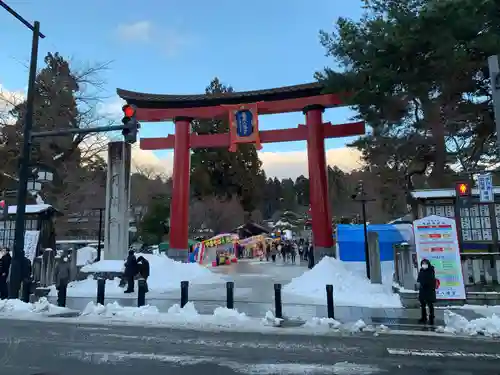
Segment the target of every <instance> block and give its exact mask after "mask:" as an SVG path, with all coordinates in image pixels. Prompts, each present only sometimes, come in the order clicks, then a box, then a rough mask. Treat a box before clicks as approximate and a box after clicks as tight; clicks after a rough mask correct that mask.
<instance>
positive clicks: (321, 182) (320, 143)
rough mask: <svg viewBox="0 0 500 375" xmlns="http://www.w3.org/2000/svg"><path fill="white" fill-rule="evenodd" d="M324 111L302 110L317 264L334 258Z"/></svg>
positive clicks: (318, 109) (318, 107) (309, 108)
mask: <svg viewBox="0 0 500 375" xmlns="http://www.w3.org/2000/svg"><path fill="white" fill-rule="evenodd" d="M323 111H324V108H323V107H322V106H319V105H314V106H308V107H306V108H304V113H305V115H306V126H307V161H308V167H309V184H310V187H309V189H310V203H311V219H312V231H313V236H312V239H313V245H314V258H315V261H316V262H318V261H319V260H321V258H322V256H324V255H329V256H334V255H335V249H334V247H333V233H332V216H331V212H330V199H329V197H328V178H327V164H326V156H325V137H324V134H323V118H322V117H323Z"/></svg>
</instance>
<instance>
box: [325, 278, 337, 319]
mask: <svg viewBox="0 0 500 375" xmlns="http://www.w3.org/2000/svg"><path fill="white" fill-rule="evenodd" d="M326 310H327V311H328V318H330V319H335V314H334V311H333V285H327V286H326Z"/></svg>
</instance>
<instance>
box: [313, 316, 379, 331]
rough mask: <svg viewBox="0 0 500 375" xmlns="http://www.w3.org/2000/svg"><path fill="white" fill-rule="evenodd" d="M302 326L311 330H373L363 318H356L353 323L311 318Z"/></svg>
mask: <svg viewBox="0 0 500 375" xmlns="http://www.w3.org/2000/svg"><path fill="white" fill-rule="evenodd" d="M304 327H308V328H312V329H313V330H318V329H319V330H324V329H327V330H330V329H333V330H335V331H343V332H350V333H357V332H362V331H364V330H365V329H367V330H370V331H371V330H373V329H371V327H368V326H367V325H366V323H365V322H364V321H363V320H361V319H360V320H358V321H356V322H353V323H341V322H339V321H337V320H335V319H332V318H316V317H315V318H311V319H309V320H308V321H306V323H305V324H304Z"/></svg>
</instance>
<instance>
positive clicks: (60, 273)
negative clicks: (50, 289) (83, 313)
mask: <svg viewBox="0 0 500 375" xmlns="http://www.w3.org/2000/svg"><path fill="white" fill-rule="evenodd" d="M54 276H55V279H56V289H57V305H58V306H61V307H64V305H65V301H66V292H67V287H68V284H69V279H70V276H71V265H70V263H69V258H68V255H67V254H65V255H64V256H63V258H62V259H61V261H60V262H59V263H58V264H57V266H56V269H55V273H54Z"/></svg>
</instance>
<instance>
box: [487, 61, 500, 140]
mask: <svg viewBox="0 0 500 375" xmlns="http://www.w3.org/2000/svg"><path fill="white" fill-rule="evenodd" d="M498 60H499V57H498V55H494V56H490V57H489V58H488V68H489V70H490V81H491V96H492V98H493V111H494V114H495V124H496V131H497V144H498V145H499V146H500V66H499V63H498Z"/></svg>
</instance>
